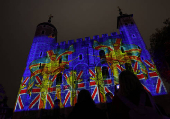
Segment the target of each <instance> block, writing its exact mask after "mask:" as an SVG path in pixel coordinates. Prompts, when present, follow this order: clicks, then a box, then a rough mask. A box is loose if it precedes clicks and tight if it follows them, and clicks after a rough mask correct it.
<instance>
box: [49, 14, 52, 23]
mask: <svg viewBox="0 0 170 119" xmlns="http://www.w3.org/2000/svg"><path fill="white" fill-rule="evenodd" d="M51 18H53V16H52V15H51V14H50V16H49V19H48V22H49V23H51Z"/></svg>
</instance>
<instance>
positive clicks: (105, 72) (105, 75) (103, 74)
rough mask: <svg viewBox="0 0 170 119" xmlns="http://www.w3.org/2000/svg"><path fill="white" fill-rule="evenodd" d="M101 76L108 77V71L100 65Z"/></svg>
mask: <svg viewBox="0 0 170 119" xmlns="http://www.w3.org/2000/svg"><path fill="white" fill-rule="evenodd" d="M102 76H103V78H109V72H108V68H107V67H106V66H104V67H102Z"/></svg>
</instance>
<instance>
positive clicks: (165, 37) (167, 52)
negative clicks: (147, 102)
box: [150, 18, 170, 83]
mask: <svg viewBox="0 0 170 119" xmlns="http://www.w3.org/2000/svg"><path fill="white" fill-rule="evenodd" d="M163 24H164V26H163V27H162V28H161V29H158V28H157V29H156V32H155V33H153V34H152V35H151V37H150V46H151V49H150V54H151V56H152V58H153V60H154V62H155V64H156V66H157V69H158V71H159V72H160V75H161V77H162V78H163V79H166V81H167V82H169V83H170V77H169V76H170V18H168V19H166V20H165V21H164V22H163Z"/></svg>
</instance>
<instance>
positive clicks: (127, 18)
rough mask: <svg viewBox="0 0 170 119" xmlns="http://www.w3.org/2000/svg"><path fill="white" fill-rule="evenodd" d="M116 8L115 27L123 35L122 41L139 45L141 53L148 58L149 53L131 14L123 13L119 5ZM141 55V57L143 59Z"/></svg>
mask: <svg viewBox="0 0 170 119" xmlns="http://www.w3.org/2000/svg"><path fill="white" fill-rule="evenodd" d="M118 9H119V15H120V16H118V17H117V29H119V31H120V33H121V34H122V35H123V39H126V40H123V41H122V42H123V43H127V44H135V45H137V46H139V48H140V49H142V52H141V55H142V56H143V57H146V58H150V54H149V52H148V51H147V50H146V45H145V43H144V41H143V38H142V36H141V34H140V32H139V30H138V27H137V25H136V23H135V21H134V19H133V14H123V13H122V11H121V9H120V8H119V7H118ZM143 57H141V58H142V59H143Z"/></svg>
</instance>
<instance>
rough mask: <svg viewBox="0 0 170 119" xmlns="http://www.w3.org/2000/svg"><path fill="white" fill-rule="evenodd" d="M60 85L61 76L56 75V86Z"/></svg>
mask: <svg viewBox="0 0 170 119" xmlns="http://www.w3.org/2000/svg"><path fill="white" fill-rule="evenodd" d="M61 83H62V74H61V73H59V74H57V78H56V85H60V84H61Z"/></svg>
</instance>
